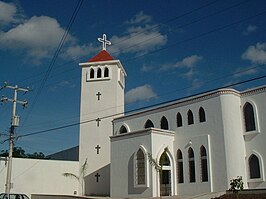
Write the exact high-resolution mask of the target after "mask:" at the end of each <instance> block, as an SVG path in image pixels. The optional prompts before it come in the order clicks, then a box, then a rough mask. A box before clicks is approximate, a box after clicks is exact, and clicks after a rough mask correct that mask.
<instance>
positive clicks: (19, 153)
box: [0, 147, 46, 159]
mask: <svg viewBox="0 0 266 199" xmlns="http://www.w3.org/2000/svg"><path fill="white" fill-rule="evenodd" d="M0 156H2V157H8V150H2V151H1V153H0ZM12 156H13V157H14V158H32V159H45V158H46V157H45V155H44V154H43V153H42V152H34V153H27V154H26V153H25V150H24V149H23V148H21V147H14V148H13V154H12Z"/></svg>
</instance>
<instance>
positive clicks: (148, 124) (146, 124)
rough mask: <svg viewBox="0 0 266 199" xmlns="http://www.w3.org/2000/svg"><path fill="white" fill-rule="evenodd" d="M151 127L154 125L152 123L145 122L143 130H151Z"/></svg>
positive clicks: (149, 121)
mask: <svg viewBox="0 0 266 199" xmlns="http://www.w3.org/2000/svg"><path fill="white" fill-rule="evenodd" d="M153 127H154V125H153V123H152V121H151V120H147V121H146V123H145V126H144V128H145V129H147V128H153Z"/></svg>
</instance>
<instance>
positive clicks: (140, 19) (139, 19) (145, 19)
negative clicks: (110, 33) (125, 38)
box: [126, 11, 152, 24]
mask: <svg viewBox="0 0 266 199" xmlns="http://www.w3.org/2000/svg"><path fill="white" fill-rule="evenodd" d="M151 21H152V17H151V16H149V15H146V14H144V12H143V11H140V12H139V13H138V14H136V15H135V16H134V17H133V18H132V19H130V20H129V21H127V22H126V23H127V24H138V23H149V22H151Z"/></svg>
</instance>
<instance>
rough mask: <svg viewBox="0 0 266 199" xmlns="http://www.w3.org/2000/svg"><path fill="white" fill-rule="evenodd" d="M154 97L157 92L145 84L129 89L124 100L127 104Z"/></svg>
mask: <svg viewBox="0 0 266 199" xmlns="http://www.w3.org/2000/svg"><path fill="white" fill-rule="evenodd" d="M154 97H157V94H156V93H155V92H154V91H153V89H152V87H151V86H150V85H148V84H146V85H143V86H139V87H136V88H133V89H131V90H129V91H128V92H127V93H126V95H125V101H126V103H127V104H128V103H133V102H137V101H143V100H144V101H147V100H150V99H151V98H154Z"/></svg>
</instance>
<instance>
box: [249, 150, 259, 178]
mask: <svg viewBox="0 0 266 199" xmlns="http://www.w3.org/2000/svg"><path fill="white" fill-rule="evenodd" d="M248 165H249V175H250V179H254V178H260V162H259V158H258V157H257V156H256V155H254V154H252V155H251V156H250V157H249V159H248Z"/></svg>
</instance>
